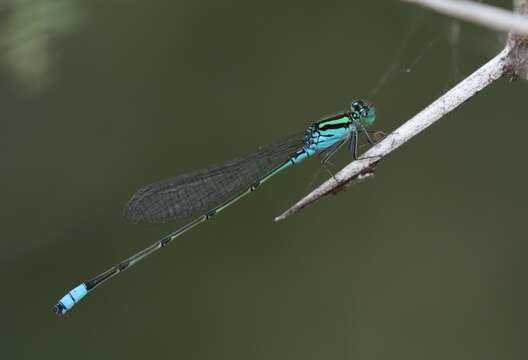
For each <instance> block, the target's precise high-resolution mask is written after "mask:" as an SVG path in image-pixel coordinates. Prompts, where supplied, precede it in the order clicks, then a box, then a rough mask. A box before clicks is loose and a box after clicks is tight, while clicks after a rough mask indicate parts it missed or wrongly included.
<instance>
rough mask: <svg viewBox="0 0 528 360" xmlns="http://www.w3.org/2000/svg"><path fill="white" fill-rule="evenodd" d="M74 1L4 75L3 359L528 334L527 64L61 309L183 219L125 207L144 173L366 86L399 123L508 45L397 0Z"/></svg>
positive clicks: (439, 344) (298, 123)
mask: <svg viewBox="0 0 528 360" xmlns="http://www.w3.org/2000/svg"><path fill="white" fill-rule="evenodd" d="M495 4H499V5H501V6H503V7H505V8H509V2H507V1H502V2H495ZM79 11H81V12H82V22H81V23H80V25H79V26H78V27H76V28H75V30H72V32H70V33H69V34H68V35H64V34H63V35H62V36H61V37H59V38H57V40H56V41H55V42H53V44H52V45H50V49H49V50H50V51H51V54H52V55H53V56H52V57H51V58H52V59H53V69H54V71H53V73H52V80H51V81H50V82H49V85H48V86H47V87H45V88H42V89H40V88H39V92H33V93H28V92H27V91H23V90H21V89H20V86H19V84H17V82H16V81H15V78H14V77H13V76H11V75H12V74H10V73H9V71H7V70H5V68H4V71H3V72H2V75H1V76H2V82H1V86H0V93H1V98H2V110H3V111H2V113H3V120H2V121H1V129H0V146H1V149H2V151H1V152H0V162H1V166H2V176H1V177H0V181H1V184H2V188H3V189H4V192H3V198H2V206H1V207H0V211H1V212H2V219H3V221H2V241H1V244H0V246H1V250H2V251H0V260H1V261H0V266H1V274H2V278H3V281H2V305H3V306H2V308H3V316H2V320H1V322H2V326H1V327H0V328H1V329H2V334H1V335H2V336H1V337H0V339H1V340H0V343H1V344H2V352H3V355H4V357H5V358H6V359H34V358H42V359H48V358H50V359H51V358H58V359H63V358H69V359H71V358H76V359H94V358H98V359H110V358H116V357H119V358H124V357H127V358H130V359H141V358H145V357H155V358H189V359H324V358H328V359H342V358H353V359H469V358H479V359H497V358H508V359H524V358H526V354H527V351H526V348H525V345H524V334H525V333H526V331H527V330H528V329H527V326H526V321H525V319H526V316H525V315H523V314H525V313H526V310H525V304H526V300H527V291H526V285H525V279H524V277H525V276H524V275H525V274H526V272H527V270H528V267H527V265H526V264H525V262H524V261H523V260H524V259H523V258H524V256H523V255H524V253H525V252H526V250H527V248H526V245H525V239H526V235H525V221H526V220H525V215H526V200H527V195H528V192H527V190H526V183H527V180H528V174H527V171H526V169H525V166H524V163H525V157H524V155H525V147H524V143H525V140H524V132H525V131H526V130H528V124H527V122H526V121H525V119H526V110H525V98H526V83H525V82H522V81H517V82H509V81H508V80H507V79H504V80H501V81H499V82H497V83H496V84H494V85H493V86H491V87H490V88H489V89H486V90H485V91H483V92H482V93H480V94H479V95H478V96H476V97H474V98H473V99H471V100H470V101H469V102H468V103H466V104H464V106H462V107H461V108H460V109H458V110H457V111H456V112H454V113H452V114H450V115H449V116H447V117H446V118H445V119H444V120H442V121H441V122H440V123H439V124H437V125H435V126H434V127H433V128H431V129H429V130H427V131H426V132H424V133H423V134H422V135H420V136H419V137H418V138H416V139H415V140H413V141H412V142H410V143H409V144H407V145H405V146H404V147H403V148H401V149H400V150H398V151H397V152H396V153H395V154H394V155H392V156H391V157H390V158H388V159H387V160H386V161H384V162H383V163H382V164H380V166H379V167H378V170H377V174H376V178H375V179H374V180H373V181H368V182H365V183H363V184H361V185H359V186H356V187H354V188H351V189H350V190H349V191H347V192H345V193H340V194H339V196H334V197H331V198H328V199H325V200H324V201H321V202H320V203H318V204H317V205H315V206H312V207H310V208H307V209H306V210H305V211H303V212H302V213H301V214H298V215H296V216H294V217H292V218H290V219H288V220H287V221H285V222H281V223H273V222H272V218H273V217H274V216H276V215H278V214H279V213H280V212H281V211H282V210H284V209H285V208H287V207H288V206H289V205H291V204H292V203H293V202H295V201H297V200H298V199H299V198H300V197H301V196H302V195H304V194H305V193H306V192H307V191H309V190H310V189H311V188H313V187H314V186H315V185H316V184H318V183H320V182H321V181H323V180H324V179H325V177H326V171H324V170H323V171H321V167H320V165H319V164H318V162H317V161H316V160H314V161H311V162H310V163H307V164H303V165H302V166H299V167H298V168H295V169H291V170H290V171H288V172H285V173H283V174H281V175H279V176H277V178H276V179H273V181H271V182H270V183H269V184H266V186H264V187H262V188H260V189H259V191H258V192H256V193H254V194H252V195H251V196H249V197H248V198H246V199H245V200H243V201H241V202H240V203H238V204H237V205H236V206H234V207H232V208H230V209H229V210H228V211H226V212H225V213H223V214H222V215H221V216H218V217H217V218H215V219H214V221H211V222H209V223H207V224H205V225H203V226H200V227H199V228H196V229H194V230H193V231H191V232H189V233H188V234H186V235H185V236H184V237H183V238H181V239H180V240H179V241H177V242H175V243H173V244H171V246H170V247H168V248H167V249H166V250H164V251H162V252H160V253H159V254H156V255H154V256H152V257H151V258H149V259H148V260H146V261H144V262H142V263H141V264H139V265H138V266H137V267H135V268H134V269H133V270H131V271H129V272H127V273H125V274H122V275H120V276H119V277H118V278H116V279H114V280H113V281H111V282H110V283H108V284H107V285H105V286H103V287H101V288H100V289H98V290H97V291H96V292H94V293H93V294H91V295H90V296H88V297H87V299H86V301H83V302H82V303H81V304H79V305H78V306H77V307H76V308H75V309H74V310H72V312H71V313H69V314H68V315H67V316H66V317H64V318H62V319H58V318H56V317H55V316H54V315H53V314H52V313H51V307H52V305H53V304H54V303H55V302H56V300H57V299H58V298H59V297H61V296H62V295H63V294H64V293H65V292H66V291H67V290H68V289H70V288H71V287H72V286H74V285H76V284H78V283H79V282H81V281H83V280H85V279H87V278H88V277H90V276H92V275H95V274H97V273H98V272H99V271H102V270H104V269H106V268H107V267H108V266H110V265H112V264H114V263H116V262H117V261H119V260H121V259H123V258H124V257H127V256H129V255H130V254H132V253H134V252H135V251H137V250H139V249H141V248H142V247H144V246H146V245H148V244H150V243H151V242H153V241H154V240H156V239H157V238H159V237H160V236H162V235H164V234H166V233H167V232H169V231H171V230H173V229H175V228H176V227H178V226H179V225H180V224H179V223H177V224H171V225H163V226H140V225H129V224H126V223H125V222H124V221H123V220H122V217H121V213H122V208H123V206H124V204H125V203H126V201H127V200H128V198H129V196H130V195H131V194H132V193H133V192H134V191H135V190H136V189H137V188H138V187H139V186H141V185H143V184H146V183H149V182H152V181H155V180H159V179H163V178H166V177H170V176H174V175H177V174H180V173H182V172H186V171H189V170H192V169H195V168H197V167H203V166H207V165H211V164H214V163H218V162H221V161H224V160H227V159H229V158H232V157H235V156H239V155H242V154H245V153H247V152H249V151H251V150H253V149H254V148H256V147H257V146H258V145H261V144H265V143H268V142H271V141H275V140H277V139H280V138H283V137H284V136H286V135H288V134H290V133H295V132H298V131H302V130H303V129H304V128H305V127H306V126H307V125H308V124H309V123H310V122H312V121H315V120H318V119H319V118H321V117H322V116H324V115H326V114H329V113H333V112H337V111H341V110H343V109H345V108H346V107H347V106H348V105H349V102H350V101H351V100H352V99H354V98H357V97H367V98H369V99H370V100H372V101H373V102H374V103H375V105H376V107H377V110H378V114H379V115H378V120H377V122H376V124H375V128H376V129H378V130H384V131H386V132H388V131H391V130H393V129H394V128H396V127H397V126H398V125H400V124H401V123H403V122H404V121H406V120H407V119H408V118H409V117H410V116H412V115H413V114H415V113H416V112H418V111H419V110H421V109H422V108H423V107H424V106H426V105H427V104H428V103H429V102H431V101H432V100H434V99H435V98H436V97H437V96H439V95H440V94H441V93H442V92H444V91H445V90H446V89H448V88H449V87H450V86H451V85H453V84H454V83H455V82H456V81H457V80H460V79H461V78H463V77H464V76H465V75H467V74H469V73H470V72H471V71H472V70H473V69H475V68H476V67H478V66H480V65H481V64H482V63H483V62H484V61H486V60H487V59H489V58H490V57H492V56H493V55H494V54H495V53H496V52H497V51H498V50H499V49H500V47H501V37H500V36H499V35H497V34H494V33H492V32H489V31H486V30H483V29H480V28H476V27H474V26H470V25H466V24H458V23H454V22H452V21H451V20H449V19H446V18H444V17H441V16H438V15H434V14H430V13H428V12H427V11H423V10H421V9H416V8H414V7H412V6H410V5H406V4H403V3H400V2H397V1H390V2H350V1H333V2H325V3H321V2H289V3H287V4H285V3H284V2H279V1H271V2H265V3H256V2H244V1H227V2H226V1H223V2H215V1H156V2H139V1H127V2H125V1H104V2H103V1H97V2H88V1H84V2H79ZM458 26H459V27H458ZM457 33H458V36H457ZM450 39H451V41H450ZM398 54H399V55H398ZM391 66H394V67H395V69H396V70H395V71H394V72H393V73H391V74H389V75H391V76H389V78H388V80H387V82H386V83H385V85H384V86H382V87H381V88H380V89H379V91H378V92H377V94H376V95H375V96H372V90H373V89H374V88H375V87H376V84H378V81H379V80H380V79H381V78H383V76H384V75H386V74H387V69H388V68H390V67H391ZM408 67H411V71H410V72H408V73H407V72H405V71H404V69H406V68H408ZM349 156H350V155H349V154H346V152H343V153H342V154H340V155H339V156H337V157H336V158H334V159H333V162H334V163H335V164H336V169H338V168H339V167H340V166H341V165H342V164H344V163H345V162H346V161H347V160H348V158H349ZM314 178H315V182H313V180H314ZM182 223H183V222H182Z"/></svg>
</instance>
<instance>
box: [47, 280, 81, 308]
mask: <svg viewBox="0 0 528 360" xmlns="http://www.w3.org/2000/svg"><path fill="white" fill-rule="evenodd" d="M86 294H88V289H87V288H86V285H85V284H84V283H82V284H81V285H79V286H77V287H76V288H74V289H73V290H71V291H70V292H69V293H67V294H66V295H64V296H63V297H62V299H60V300H59V302H58V303H57V305H55V306H54V307H53V312H54V313H55V314H57V315H64V314H65V313H66V312H67V311H68V310H70V309H71V308H72V307H73V305H75V304H76V303H77V302H78V301H79V300H81V299H82V298H83V297H84V296H85V295H86Z"/></svg>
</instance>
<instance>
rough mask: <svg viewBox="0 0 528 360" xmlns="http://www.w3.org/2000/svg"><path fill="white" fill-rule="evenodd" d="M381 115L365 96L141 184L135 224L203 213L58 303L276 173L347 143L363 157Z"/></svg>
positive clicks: (132, 208) (129, 215) (133, 203)
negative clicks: (251, 146) (234, 155)
mask: <svg viewBox="0 0 528 360" xmlns="http://www.w3.org/2000/svg"><path fill="white" fill-rule="evenodd" d="M375 118H376V112H375V109H374V108H373V107H372V106H370V105H368V104H367V103H366V102H364V101H362V100H355V101H353V102H352V105H351V108H350V110H348V111H345V112H342V113H340V114H337V115H334V116H331V117H327V118H325V119H323V120H320V121H317V122H315V123H313V124H312V125H310V126H309V127H308V129H307V130H306V131H305V132H304V133H300V134H298V135H294V136H291V137H289V138H287V139H286V140H284V141H281V142H278V143H275V144H271V145H266V146H262V147H260V148H259V149H258V150H257V151H256V152H254V153H252V154H250V155H247V156H245V157H243V158H240V159H236V160H232V161H228V162H226V163H225V164H222V165H218V166H212V167H209V168H205V169H202V170H198V171H195V172H192V173H189V174H185V175H180V176H177V177H175V178H172V179H168V180H163V181H159V182H156V183H153V184H150V185H147V186H144V187H142V188H141V189H139V190H138V191H137V192H136V193H135V194H134V195H133V196H132V198H131V199H130V201H129V202H128V204H127V206H126V208H125V218H126V219H127V220H128V221H129V222H132V223H166V222H170V221H172V220H175V219H179V218H183V217H187V216H190V215H192V214H194V213H196V212H200V211H201V212H204V213H203V215H201V216H199V217H198V218H196V219H194V220H193V221H191V222H190V223H188V224H186V225H184V226H183V227H181V228H179V229H178V230H176V231H174V232H173V233H171V234H169V235H167V236H165V237H163V238H161V239H160V240H158V241H156V242H155V243H153V244H152V245H150V246H149V247H147V248H145V249H143V250H141V251H140V252H138V253H136V254H134V255H132V256H131V257H129V258H128V259H125V260H123V261H121V262H120V263H118V264H117V265H115V266H113V267H111V268H110V269H108V270H106V271H104V272H102V273H101V274H99V275H97V276H96V277H94V278H92V279H90V280H87V281H85V282H83V283H82V284H80V285H79V286H77V287H75V288H74V289H73V290H71V291H70V292H68V293H67V294H66V295H65V296H64V297H62V298H61V299H60V300H59V302H58V303H57V304H56V305H55V306H54V307H53V311H54V312H55V313H56V314H58V315H63V314H65V313H66V312H67V311H68V310H70V309H71V308H72V307H73V306H74V305H75V304H76V303H77V302H79V300H81V299H82V298H83V297H84V296H85V295H86V294H88V293H89V292H91V291H93V290H94V289H95V288H96V287H98V286H99V285H101V284H102V283H104V282H105V281H107V280H109V279H110V278H112V277H114V276H116V275H117V274H119V273H120V272H122V271H124V270H126V269H128V268H129V267H131V266H132V265H134V264H135V263H137V262H138V261H140V260H141V259H143V258H144V257H146V256H148V255H150V254H152V253H153V252H155V251H157V250H159V249H161V248H162V247H164V246H165V245H167V244H168V243H170V242H171V241H172V240H174V239H176V238H177V237H178V236H180V235H182V234H183V233H185V232H186V231H188V230H190V229H191V228H193V227H195V226H196V225H198V224H200V223H202V222H204V221H206V220H208V219H209V218H211V217H212V216H214V215H216V214H217V213H219V212H220V211H222V210H223V209H225V208H227V207H228V206H229V205H231V204H233V203H235V202H236V201H238V200H239V199H241V198H242V197H244V196H245V195H247V194H249V193H250V192H252V191H254V190H256V189H257V187H259V186H260V185H261V184H263V183H264V182H265V181H267V180H268V179H269V178H271V177H272V176H273V175H275V174H277V173H279V172H281V171H282V170H284V169H287V168H289V167H290V166H293V165H295V164H298V163H300V162H302V161H304V160H305V159H306V158H309V157H311V156H312V155H315V154H318V155H319V156H320V158H321V161H322V162H326V161H327V160H328V159H329V158H330V157H331V156H332V155H334V154H335V153H336V152H337V150H339V148H340V147H341V146H342V145H345V144H347V145H348V148H349V150H350V151H351V152H352V156H353V158H354V159H356V158H357V151H358V137H359V134H360V133H363V134H364V135H365V136H366V138H367V140H368V142H369V143H370V144H372V143H373V141H372V139H371V138H370V136H369V133H368V131H367V126H369V125H371V124H372V123H373V122H374V120H375Z"/></svg>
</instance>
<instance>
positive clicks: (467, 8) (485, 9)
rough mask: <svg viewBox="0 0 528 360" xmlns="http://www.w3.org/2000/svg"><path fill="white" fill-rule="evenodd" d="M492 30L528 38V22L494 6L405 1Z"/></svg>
mask: <svg viewBox="0 0 528 360" xmlns="http://www.w3.org/2000/svg"><path fill="white" fill-rule="evenodd" d="M403 1H405V2H409V3H414V4H417V5H420V6H423V7H426V8H428V9H432V10H434V11H437V12H439V13H442V14H444V15H449V16H451V17H454V18H457V19H461V20H466V21H469V22H472V23H475V24H478V25H482V26H485V27H487V28H490V29H492V30H497V31H503V32H515V33H517V34H519V35H524V36H528V20H526V18H524V17H523V16H521V15H518V14H514V13H512V12H510V11H507V10H503V9H499V8H496V7H494V6H490V5H485V4H480V3H475V2H472V1H466V0H403Z"/></svg>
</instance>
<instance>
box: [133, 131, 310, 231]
mask: <svg viewBox="0 0 528 360" xmlns="http://www.w3.org/2000/svg"><path fill="white" fill-rule="evenodd" d="M303 140H304V133H302V134H297V135H294V136H291V137H289V138H287V139H285V140H283V141H281V142H278V143H275V144H270V145H265V146H262V147H260V148H259V149H258V150H257V151H255V152H254V153H252V154H250V155H247V156H245V157H242V158H239V159H235V160H231V161H228V162H226V163H224V164H222V165H216V166H211V167H208V168H205V169H201V170H197V171H194V172H192V173H189V174H184V175H180V176H177V177H175V178H172V179H167V180H162V181H158V182H155V183H153V184H150V185H146V186H143V187H142V188H140V189H139V190H138V191H137V192H136V193H135V194H134V195H133V196H132V198H131V199H130V201H129V202H128V204H127V206H126V207H125V211H124V216H125V218H126V219H127V220H128V221H129V222H131V223H165V222H170V221H172V220H175V219H179V218H183V217H187V216H190V215H192V214H193V213H195V212H198V211H207V210H209V209H212V208H214V207H215V206H217V205H220V204H221V203H223V202H225V201H227V200H228V199H229V198H231V197H232V196H234V195H236V194H237V193H240V192H242V191H244V190H246V189H247V188H248V187H250V186H251V185H253V184H254V183H256V182H258V181H259V180H260V179H261V178H262V177H264V176H265V175H267V174H268V173H270V172H271V171H272V170H273V169H275V168H276V167H277V166H279V165H281V164H282V163H284V162H285V161H287V160H288V159H289V158H290V157H291V156H292V155H293V154H294V153H295V152H296V151H297V150H299V149H300V148H301V147H302V146H303Z"/></svg>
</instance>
